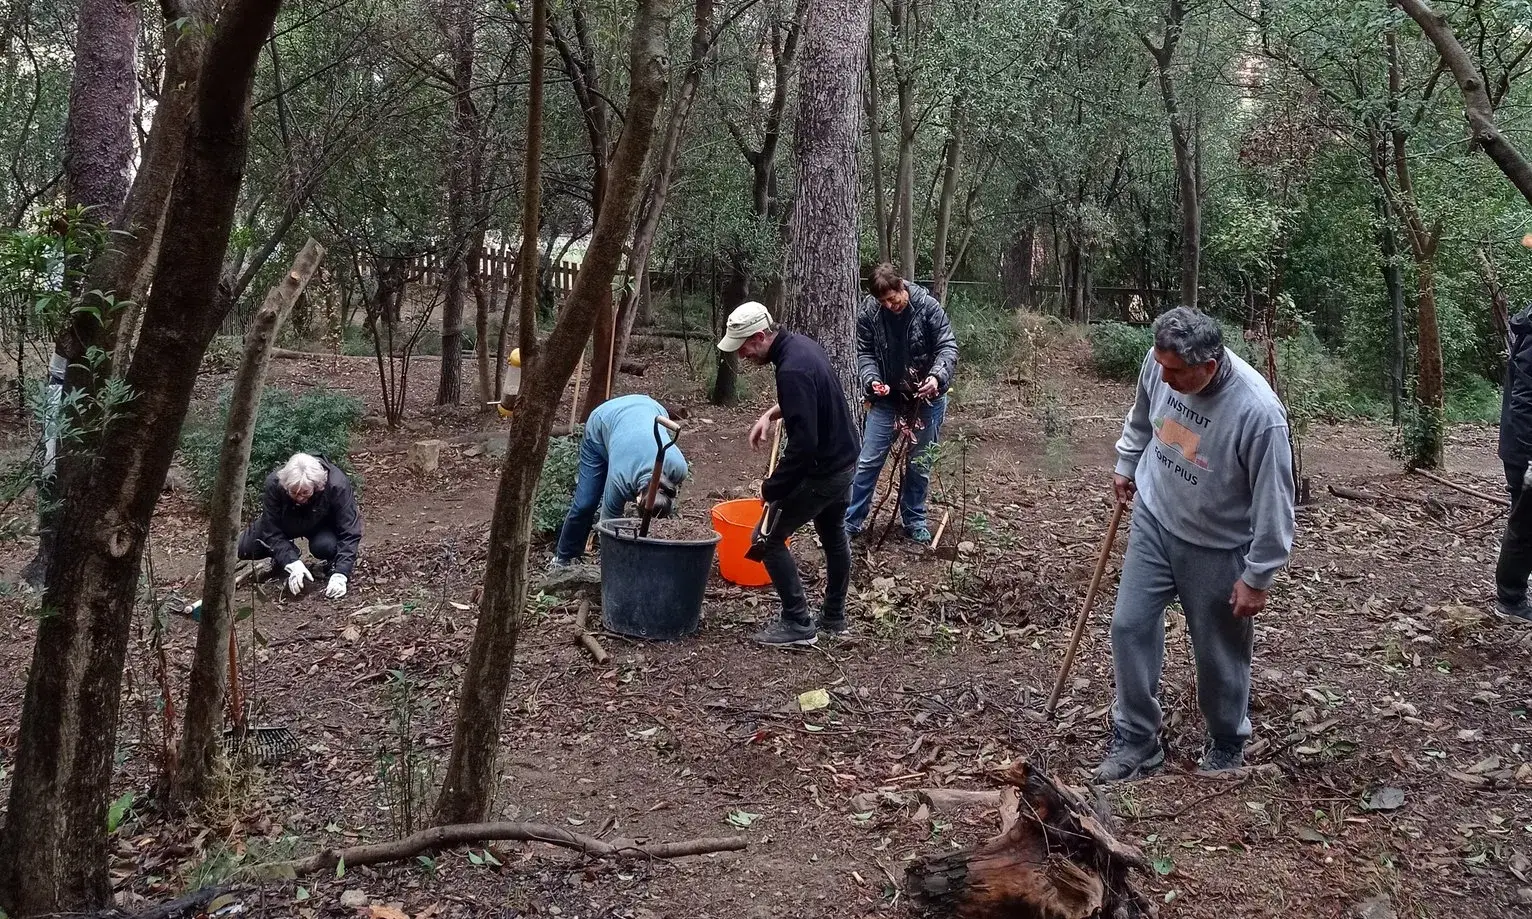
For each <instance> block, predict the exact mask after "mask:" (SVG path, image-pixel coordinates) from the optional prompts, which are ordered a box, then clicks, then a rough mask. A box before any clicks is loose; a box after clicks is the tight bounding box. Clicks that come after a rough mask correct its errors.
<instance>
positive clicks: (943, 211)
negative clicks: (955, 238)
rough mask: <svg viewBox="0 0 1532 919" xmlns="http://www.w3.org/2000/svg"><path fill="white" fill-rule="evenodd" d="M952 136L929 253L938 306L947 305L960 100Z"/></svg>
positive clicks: (959, 149)
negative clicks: (948, 258) (948, 254)
mask: <svg viewBox="0 0 1532 919" xmlns="http://www.w3.org/2000/svg"><path fill="white" fill-rule="evenodd" d="M951 130H952V134H951V136H950V137H948V138H947V150H946V154H947V155H946V157H945V162H944V163H943V167H942V191H941V198H940V200H939V201H938V202H937V205H936V244H935V245H934V246H933V247H932V251H931V278H932V281H931V295H932V296H933V297H935V298H936V299H937V301H939V302H941V303H946V302H947V282H948V279H949V278H950V277H951V269H955V268H956V267H957V266H956V265H955V264H954V265H952V266H950V268H949V266H948V265H947V239H948V237H949V235H950V234H951V232H952V204H953V200H954V199H955V198H956V197H957V186H958V174H959V173H960V172H961V171H962V169H963V98H962V96H961V95H959V96H958V97H957V98H955V99H953V100H952V128H951Z"/></svg>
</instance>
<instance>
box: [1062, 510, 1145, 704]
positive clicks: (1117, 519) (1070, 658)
mask: <svg viewBox="0 0 1532 919" xmlns="http://www.w3.org/2000/svg"><path fill="white" fill-rule="evenodd" d="M1127 509H1128V505H1127V504H1126V503H1124V502H1122V501H1118V502H1117V506H1116V507H1115V508H1113V510H1112V523H1111V525H1110V526H1108V527H1107V531H1106V538H1105V539H1103V540H1102V541H1101V554H1100V555H1098V556H1097V557H1096V573H1095V574H1093V575H1092V576H1091V579H1090V588H1089V589H1087V590H1086V591H1085V603H1084V604H1082V605H1081V607H1080V618H1079V619H1077V620H1075V632H1074V635H1073V636H1071V637H1070V639H1069V649H1068V650H1067V651H1065V652H1064V665H1063V666H1062V667H1060V668H1059V678H1058V680H1057V681H1056V682H1055V683H1054V684H1053V694H1052V695H1051V696H1049V697H1048V706H1047V707H1046V708H1045V709H1043V712H1044V714H1046V715H1048V716H1049V717H1052V715H1053V710H1054V709H1055V708H1056V707H1057V706H1058V704H1059V697H1060V696H1062V695H1063V694H1064V683H1065V682H1066V681H1067V680H1068V679H1069V671H1070V669H1071V668H1072V667H1073V666H1074V662H1075V652H1077V651H1079V650H1080V639H1081V638H1083V637H1084V635H1085V623H1086V622H1088V621H1089V620H1090V611H1091V607H1092V606H1095V605H1096V593H1097V591H1099V590H1100V589H1101V576H1102V574H1104V573H1105V572H1106V560H1107V559H1108V558H1110V557H1111V555H1112V543H1113V542H1114V541H1115V540H1116V539H1117V527H1118V526H1119V525H1120V524H1121V523H1122V515H1123V512H1124V511H1126V510H1127Z"/></svg>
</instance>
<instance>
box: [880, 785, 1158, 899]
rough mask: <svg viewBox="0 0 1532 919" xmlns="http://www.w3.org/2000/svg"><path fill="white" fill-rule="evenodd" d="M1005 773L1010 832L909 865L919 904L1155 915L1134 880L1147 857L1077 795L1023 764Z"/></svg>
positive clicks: (911, 889) (909, 886)
mask: <svg viewBox="0 0 1532 919" xmlns="http://www.w3.org/2000/svg"><path fill="white" fill-rule="evenodd" d="M999 778H1000V780H1001V781H1003V782H1005V783H1006V784H1007V785H1010V786H1011V787H1012V788H1014V789H1015V790H1016V792H1017V801H1016V803H1015V805H1014V807H1015V810H1014V812H1013V813H1002V815H1001V822H1002V826H1004V825H1006V824H1009V829H1007V830H1005V831H1004V832H1002V833H1001V834H1000V835H999V836H996V837H994V838H993V839H991V840H989V841H988V842H986V843H984V844H983V845H980V846H976V847H974V848H970V849H963V850H960V851H957V852H951V853H947V854H943V855H936V856H930V857H927V858H923V859H919V860H917V861H916V862H914V863H913V864H912V865H910V867H909V868H907V869H906V870H905V890H906V892H907V893H908V894H909V895H910V898H911V899H912V900H913V901H914V902H915V903H916V904H918V905H920V906H921V907H923V908H925V909H926V910H927V911H928V912H930V913H931V914H933V915H939V916H954V917H960V919H1010V917H1013V916H1047V917H1061V919H1062V917H1086V916H1111V917H1114V919H1137V917H1153V916H1154V915H1156V912H1155V908H1154V904H1153V903H1152V902H1150V900H1149V899H1148V898H1147V897H1145V896H1144V895H1143V894H1142V893H1140V892H1139V890H1138V889H1137V888H1136V887H1134V886H1133V884H1132V882H1131V881H1130V879H1129V873H1130V872H1131V871H1134V870H1137V871H1141V872H1145V873H1147V872H1148V871H1149V863H1148V861H1147V860H1146V859H1145V858H1144V856H1143V854H1142V853H1141V852H1139V851H1138V849H1136V848H1134V847H1133V846H1129V845H1125V844H1123V843H1121V842H1118V841H1117V840H1116V839H1115V838H1113V837H1112V835H1111V833H1109V832H1107V830H1106V828H1105V827H1104V826H1103V825H1102V824H1101V821H1100V820H1098V819H1097V817H1096V816H1095V814H1094V813H1093V812H1092V811H1091V808H1090V805H1088V804H1087V803H1086V802H1085V801H1084V799H1082V798H1081V797H1080V796H1079V794H1077V793H1076V792H1074V791H1072V790H1071V789H1069V788H1067V787H1065V786H1062V785H1059V784H1057V783H1055V782H1054V781H1053V779H1051V778H1049V777H1048V776H1047V775H1046V774H1045V773H1044V772H1042V770H1040V769H1037V768H1035V767H1033V766H1032V765H1031V764H1030V763H1027V762H1025V761H1022V762H1018V763H1017V764H1016V765H1014V766H1012V767H1011V769H1010V770H1009V771H1008V772H1006V773H1005V774H1003V775H1002V776H1000V777H999Z"/></svg>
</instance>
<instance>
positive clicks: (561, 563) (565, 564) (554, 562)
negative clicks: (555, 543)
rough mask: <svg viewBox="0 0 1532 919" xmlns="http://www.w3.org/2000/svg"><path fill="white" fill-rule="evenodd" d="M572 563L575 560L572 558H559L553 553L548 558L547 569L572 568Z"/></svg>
mask: <svg viewBox="0 0 1532 919" xmlns="http://www.w3.org/2000/svg"><path fill="white" fill-rule="evenodd" d="M574 563H575V560H574V559H572V558H559V557H558V556H557V555H555V556H554V557H553V558H550V559H548V570H549V571H559V570H561V569H564V568H573V567H574Z"/></svg>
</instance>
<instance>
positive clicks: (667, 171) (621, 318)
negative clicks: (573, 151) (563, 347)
mask: <svg viewBox="0 0 1532 919" xmlns="http://www.w3.org/2000/svg"><path fill="white" fill-rule="evenodd" d="M713 6H714V4H713V0H695V4H694V6H693V13H692V38H691V60H690V62H689V63H688V65H687V68H686V75H685V76H683V77H682V78H681V86H680V88H679V89H678V90H677V92H676V98H675V101H674V102H673V103H671V106H670V113H669V114H668V115H667V116H666V119H665V134H664V140H662V141H661V143H660V147H659V150H657V151H656V155H655V158H654V165H653V167H652V169H651V172H652V177H651V178H650V180H649V189H648V194H647V195H645V198H644V203H643V206H642V207H641V208H640V209H639V219H638V225H637V227H635V228H634V231H633V245H632V248H631V252H630V255H629V256H628V278H629V283H628V285H627V286H626V288H625V289H624V290H623V293H622V297H621V299H620V300H619V301H618V306H617V325H616V330H615V332H614V334H615V335H616V336H617V341H616V344H615V347H614V348H613V349H612V351H611V361H610V362H608V361H606V360H605V359H604V358H605V355H603V356H602V357H603V359H602V360H598V361H593V362H592V366H596V365H597V364H600V365H603V369H604V371H605V373H604V380H603V381H602V383H601V386H602V390H601V391H598V390H597V379H598V375H597V374H595V373H592V375H591V386H590V387H589V388H588V389H587V390H586V392H585V404H584V405H583V406H582V407H581V408H580V418H581V420H582V421H583V420H584V419H586V418H589V417H590V413H591V412H593V411H595V409H596V406H598V405H600V404H601V403H602V401H603V400H605V398H606V392H605V389H606V388H607V382H606V381H609V380H611V379H612V374H613V373H615V372H616V368H617V367H618V366H620V365H621V364H622V361H623V359H624V358H625V357H626V356H627V353H628V339H629V337H630V336H631V335H632V334H633V320H634V317H635V316H636V315H637V314H638V309H637V307H638V303H639V300H640V298H641V297H642V295H643V293H644V292H645V291H646V290H647V289H648V285H649V260H650V258H651V256H652V255H653V254H654V241H655V239H656V238H657V237H658V235H659V231H660V218H662V217H663V216H664V213H665V202H666V200H667V199H668V197H669V195H670V183H671V181H672V180H673V179H674V178H675V174H676V166H677V164H678V163H679V162H680V159H681V141H682V139H683V138H684V137H685V136H686V126H687V123H688V121H689V120H690V118H691V112H692V103H693V102H695V101H696V98H697V88H698V87H699V86H700V85H701V84H702V75H703V73H704V72H705V71H706V69H707V66H708V63H709V61H710V60H711V59H712V56H713V41H714V37H715V36H714V32H713ZM597 341H598V342H599V341H600V339H599V338H598V339H597Z"/></svg>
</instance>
